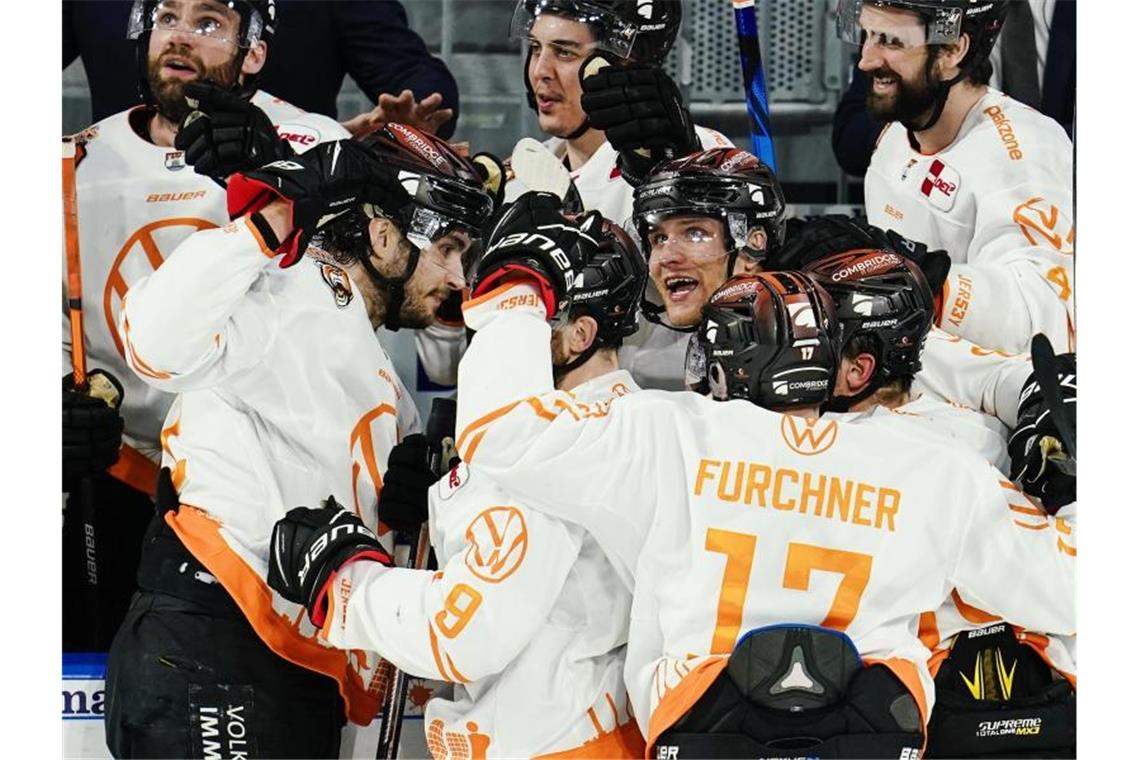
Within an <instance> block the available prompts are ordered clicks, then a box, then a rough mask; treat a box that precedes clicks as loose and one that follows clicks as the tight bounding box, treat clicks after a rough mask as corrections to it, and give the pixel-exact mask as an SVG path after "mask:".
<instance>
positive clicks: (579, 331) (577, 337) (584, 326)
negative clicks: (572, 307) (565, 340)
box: [567, 316, 598, 354]
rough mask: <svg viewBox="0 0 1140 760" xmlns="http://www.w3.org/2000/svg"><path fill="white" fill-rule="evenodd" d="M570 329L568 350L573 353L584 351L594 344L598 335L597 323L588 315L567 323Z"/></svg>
mask: <svg viewBox="0 0 1140 760" xmlns="http://www.w3.org/2000/svg"><path fill="white" fill-rule="evenodd" d="M567 327H568V329H569V331H570V346H569V348H570V350H571V351H573V352H574V353H575V354H580V353H583V352H585V351H586V350H587V349H588V348H589V347H590V346H592V345H594V339H595V338H597V337H598V323H597V321H596V320H595V319H594V318H593V317H590V316H581V317H578V318H577V319H575V320H574V321H573V322H571V323H570V324H569V325H567Z"/></svg>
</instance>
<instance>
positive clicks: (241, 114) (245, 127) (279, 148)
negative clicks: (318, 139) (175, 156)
mask: <svg viewBox="0 0 1140 760" xmlns="http://www.w3.org/2000/svg"><path fill="white" fill-rule="evenodd" d="M185 92H186V100H187V102H188V103H189V104H190V107H191V109H193V110H191V112H190V113H189V114H188V115H187V116H186V118H185V119H184V120H183V121H182V125H181V126H180V127H179V129H178V134H177V136H175V138H174V147H175V148H177V149H178V150H181V151H185V153H186V163H188V164H190V165H191V166H193V167H194V171H195V172H197V173H198V174H202V175H205V176H207V177H213V178H215V179H219V180H224V179H225V178H226V177H228V176H230V175H231V174H233V173H234V172H239V171H248V170H250V169H256V168H258V167H260V166H264V165H265V164H268V163H271V162H273V161H279V160H281V159H283V158H289V157H290V156H292V155H293V148H292V146H290V145H289V142H288V141H287V140H283V139H281V138H280V137H278V136H277V129H276V128H275V127H274V126H273V122H271V121H270V120H269V117H268V116H266V115H265V112H264V111H262V110H261V109H260V108H258V107H257V106H255V105H254V104H253V103H251V102H250V101H249V100H248V99H246V98H243V97H241V96H240V95H238V94H237V93H234V92H231V91H229V90H226V89H223V88H221V87H219V86H217V85H216V84H214V83H212V82H202V81H197V82H189V83H187V85H186V89H185Z"/></svg>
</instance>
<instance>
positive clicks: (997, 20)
mask: <svg viewBox="0 0 1140 760" xmlns="http://www.w3.org/2000/svg"><path fill="white" fill-rule="evenodd" d="M1009 2H1010V0H839V3H838V5H837V7H836V15H835V29H836V34H837V35H838V36H839V39H841V40H843V41H844V42H850V43H853V44H856V45H862V44H863V40H864V34H863V29H862V27H861V26H860V24H859V17H860V15H861V14H862V12H863V8H865V7H867V6H871V7H876V8H894V9H897V10H903V11H910V12H911V13H915V14H917V15H918V17H919V18H920V19H921V20H922V21H923V24H924V26H925V39H924V40H923V42H924V43H925V44H926V45H927V46H936V45H952V44H954V43H956V42H957V41H958V39H959V38H960V37H961V36H962V35H963V34H967V35H969V36H970V49H969V50H967V51H966V55H965V57H963V58H962V61H961V63H959V65H958V75H957V76H955V77H954V78H953V79H950V80H947V81H944V82H941V83H940V84H939V86H938V88H937V90H936V91H935V96H934V103H933V111H932V113H931V116H930V118H929V119H928V120H927V121H926V123H925V124H910V123H907V124H905V125H904V126H906V127H907V129H910V130H911V131H914V132H920V131H922V130H925V129H929V128H930V127H932V126H933V125H934V124H935V123H936V122H937V121H938V119H939V118H940V117H941V116H942V110H943V108H945V106H946V98H947V96H948V95H949V92H950V88H951V87H953V86H954V85H955V84H957V83H958V82H960V81H961V80H962V79H965V78H966V77H967V76H969V74H970V72H971V71H972V70H973V69H974V68H975V67H976V66H978V65H980V63H981V62H982V61H984V60H985V59H987V58H989V55H990V51H991V50H993V47H994V43H995V42H996V40H997V37H998V34H999V33H1000V32H1001V27H1002V24H1003V23H1005V15H1006V12H1007V11H1008V9H1009ZM933 65H934V56H933V55H931V56H930V59H929V61H928V63H927V72H926V73H927V76H928V77H929V76H930V75H931V73H932V71H933Z"/></svg>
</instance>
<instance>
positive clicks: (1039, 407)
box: [1006, 354, 1077, 514]
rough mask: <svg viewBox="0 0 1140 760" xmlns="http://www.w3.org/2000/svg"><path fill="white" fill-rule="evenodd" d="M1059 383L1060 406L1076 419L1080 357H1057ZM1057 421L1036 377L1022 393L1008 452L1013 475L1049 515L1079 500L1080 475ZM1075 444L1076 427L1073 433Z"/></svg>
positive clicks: (1066, 355) (1031, 378) (1027, 381)
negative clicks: (1015, 427)
mask: <svg viewBox="0 0 1140 760" xmlns="http://www.w3.org/2000/svg"><path fill="white" fill-rule="evenodd" d="M1057 382H1058V386H1059V387H1060V391H1061V402H1062V403H1063V404H1064V405H1065V410H1066V411H1067V412H1068V417H1069V419H1070V420H1072V421H1074V422H1075V421H1076V419H1077V357H1076V354H1059V355H1058V356H1057ZM1058 424H1059V422H1058V420H1057V418H1056V416H1055V415H1054V414H1053V410H1051V409H1050V408H1049V405H1048V404H1047V403H1046V402H1045V396H1044V394H1043V393H1042V392H1041V386H1040V385H1039V384H1038V383H1037V380H1036V378H1035V377H1034V376H1030V378H1029V379H1028V380H1026V381H1025V386H1024V387H1023V388H1022V389H1021V402H1020V404H1019V405H1018V407H1017V429H1016V430H1014V431H1013V435H1011V436H1010V438H1009V444H1008V446H1007V449H1006V450H1007V451H1008V452H1009V458H1010V467H1009V471H1010V475H1012V476H1013V479H1014V480H1016V481H1017V482H1018V483H1020V484H1021V487H1022V489H1024V490H1025V492H1026V493H1027V494H1029V495H1030V496H1035V497H1037V498H1038V499H1040V500H1041V504H1042V506H1044V507H1045V511H1046V512H1048V513H1049V514H1056V512H1057V510H1058V509H1060V508H1061V507H1063V506H1065V505H1066V504H1071V503H1072V502H1074V501H1076V498H1077V475H1076V467H1075V462H1074V461H1073V459H1072V452H1070V451H1066V450H1065V445H1064V443H1062V440H1063V436H1062V435H1061V433H1060V432H1059V428H1058ZM1071 432H1072V435H1073V441H1074V445H1075V441H1076V426H1075V425H1074V426H1073V428H1072V430H1071Z"/></svg>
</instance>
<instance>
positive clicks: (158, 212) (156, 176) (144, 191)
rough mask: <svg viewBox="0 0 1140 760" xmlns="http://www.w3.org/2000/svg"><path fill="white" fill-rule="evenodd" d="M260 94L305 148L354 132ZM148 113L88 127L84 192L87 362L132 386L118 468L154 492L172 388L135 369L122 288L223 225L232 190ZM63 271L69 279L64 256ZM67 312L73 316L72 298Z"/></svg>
mask: <svg viewBox="0 0 1140 760" xmlns="http://www.w3.org/2000/svg"><path fill="white" fill-rule="evenodd" d="M253 103H254V104H255V105H257V106H258V107H259V108H261V109H262V110H263V111H265V113H266V114H267V115H268V116H269V118H270V120H271V121H272V122H273V123H274V124H275V125H277V130H278V133H279V134H281V135H282V136H283V137H286V138H288V139H289V141H290V144H291V145H293V147H294V148H295V149H296V150H297V151H298V152H302V151H305V150H308V148H310V147H311V146H313V145H316V144H317V143H318V142H323V141H326V140H335V139H340V138H344V137H348V136H349V135H348V133H347V132H346V131H345V130H344V128H343V127H341V126H340V125H339V124H337V123H336V122H335V121H334V120H332V119H330V118H328V117H327V116H322V115H320V114H310V113H305V112H304V111H301V110H299V109H297V108H295V107H294V106H291V105H289V104H288V103H286V102H284V101H282V100H279V99H277V98H275V97H273V96H272V95H269V94H267V93H265V92H257V93H256V94H255V95H254V96H253ZM147 116H148V111H147V109H145V108H144V107H142V106H140V107H137V108H132V109H129V110H127V111H123V112H121V113H118V114H115V115H114V116H109V117H107V118H106V119H104V120H103V121H101V122H99V123H98V124H95V125H94V126H91V127H89V128H87V129H86V130H84V131H83V132H82V133H80V136H79V138H80V154H81V156H82V157H81V158H80V160H79V162H78V166H77V168H76V197H77V202H78V208H79V236H80V239H79V253H80V256H81V260H82V264H81V266H82V278H83V323H84V331H85V342H86V347H87V361H88V366H89V367H90V368H92V369H94V368H102V369H105V370H107V371H109V372H110V373H111V374H112V375H114V376H115V377H116V378H118V379H119V381H120V382H122V384H123V388H124V393H123V406H122V408H121V412H122V415H123V421H124V431H123V441H124V448H123V452H122V455H121V456H120V459H119V463H118V464H117V465H115V467H114V468H112V470H111V472H112V474H114V475H117V476H118V477H119V478H120V479H121V480H124V481H125V482H127V483H129V484H131V485H132V486H134V487H135V488H138V489H139V490H142V491H145V492H151V491H153V489H154V477H155V468H154V465H153V463H154V462H157V461H158V458H159V443H158V437H159V431H160V430H161V429H162V421H163V419H165V417H166V412H167V410H168V409H169V408H170V404H171V402H172V401H173V396H171V395H170V394H169V393H167V392H165V391H162V390H158V389H157V388H153V387H150V386H148V385H147V384H145V383H144V382H142V380H140V379H139V378H138V377H136V376H135V374H134V373H133V372H131V371H129V370H128V369H127V366H126V362H125V359H124V358H123V344H122V341H121V340H120V338H119V335H118V331H117V330H116V324H117V323H118V319H119V310H120V307H121V304H122V299H123V295H124V294H125V293H126V292H127V289H128V288H129V287H130V286H131V285H133V284H134V283H135V282H137V281H138V280H139V279H140V278H141V277H143V276H144V275H147V274H150V273H151V272H152V271H154V270H155V269H156V268H157V267H158V266H159V264H161V263H162V261H163V259H165V258H166V256H167V255H169V254H170V252H171V251H173V250H174V248H175V247H176V246H177V245H178V244H179V243H181V242H182V241H183V240H185V239H186V238H187V237H188V236H189V235H190V234H191V233H193V232H196V231H198V230H202V229H208V228H211V227H217V226H220V225H223V224H225V223H226V222H228V221H229V215H228V214H227V213H226V191H225V190H224V189H223V188H222V187H220V186H219V185H218V184H217V183H216V182H214V181H213V180H211V179H209V178H208V177H203V176H201V175H200V174H195V173H194V169H193V167H191V166H188V165H187V164H186V162H185V160H184V158H183V155H182V151H179V150H175V149H174V148H173V147H170V148H166V147H162V146H159V145H155V144H154V143H151V142H149V141H148V140H145V139H143V138H142V137H140V136H139V134H138V133H137V132H136V131H135V126H137V125H136V124H133V123H134V122H139V123H141V124H143V125H145V122H146V119H147ZM62 272H63V278H64V282H65V283H66V278H67V267H66V264H65V265H64V266H63V268H62ZM65 292H66V288H65ZM63 312H64V323H65V325H66V323H67V303H66V298H65V300H64V304H63ZM63 341H64V346H63V348H64V357H63V359H64V365H65V368H66V371H69V370H70V352H71V335H70V332H69V331H68V330H67V329H66V327H65V329H64V337H63Z"/></svg>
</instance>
